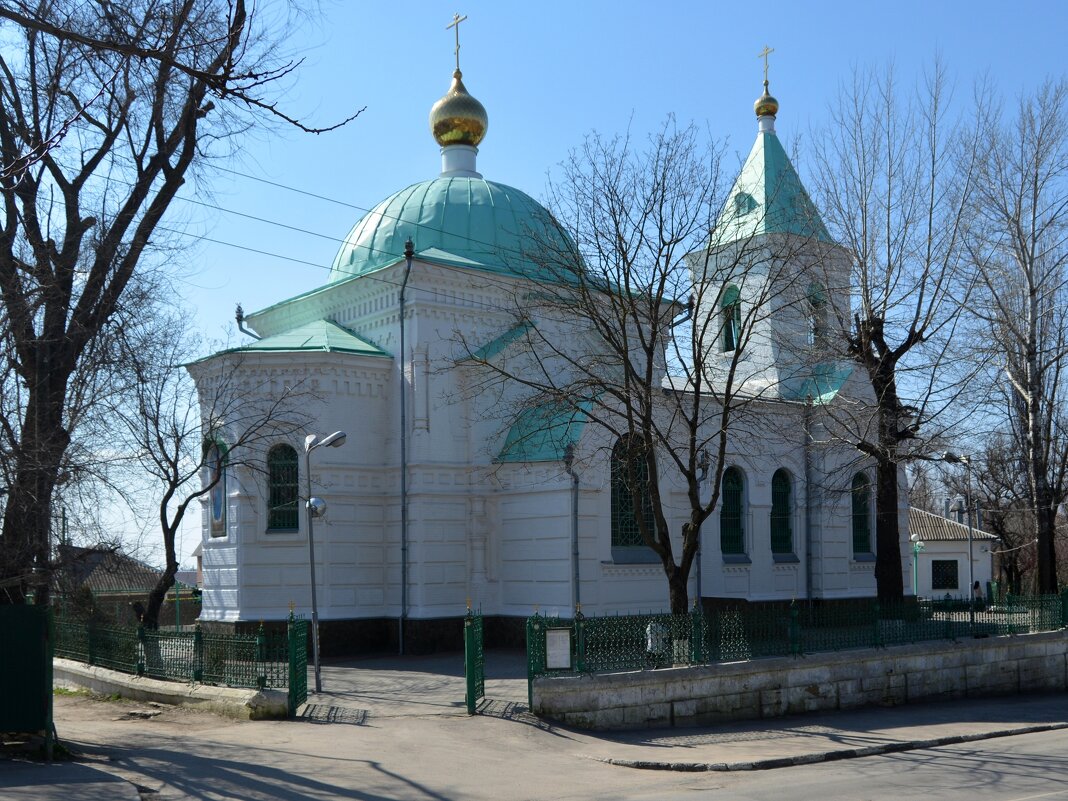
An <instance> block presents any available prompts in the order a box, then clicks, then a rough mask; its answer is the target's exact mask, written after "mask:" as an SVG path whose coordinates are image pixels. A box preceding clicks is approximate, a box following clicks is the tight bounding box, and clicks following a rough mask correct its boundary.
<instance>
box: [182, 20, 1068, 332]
mask: <svg viewBox="0 0 1068 801" xmlns="http://www.w3.org/2000/svg"><path fill="white" fill-rule="evenodd" d="M1065 8H1068V6H1065V5H1064V4H1059V3H1052V2H1050V3H1022V4H1020V5H1019V6H1018V9H1019V10H1016V11H1012V12H1010V11H1009V10H1008V7H1007V5H1006V4H1004V3H998V4H995V3H977V2H969V3H964V2H926V3H916V2H896V3H866V4H865V3H850V4H845V3H835V2H806V3H799V2H793V3H775V2H764V3H760V4H749V3H741V2H732V3H723V2H703V3H698V2H668V3H662V4H654V5H650V4H647V3H641V4H639V3H635V2H613V3H608V2H574V0H572V2H568V3H562V2H555V0H546V2H542V3H537V4H529V3H515V2H501V0H498V1H497V2H485V1H484V0H468V2H467V3H466V4H465V6H464V8H462V9H458V10H460V11H461V12H462V13H465V14H467V15H468V17H469V19H468V20H467V21H466V22H464V23H463V25H462V26H461V45H462V48H461V54H460V55H461V67H462V69H463V71H464V81H465V83H466V85H467V87H468V89H469V90H470V91H471V93H472V94H473V95H475V97H477V98H479V99H480V100H481V101H482V102H483V104H484V105H485V106H486V109H487V111H488V113H489V119H490V125H489V131H488V134H487V136H486V139H485V141H484V142H483V143H482V146H481V148H480V153H479V169H480V171H481V172H482V173H483V174H484V175H485V176H486V177H487V178H490V179H492V180H496V181H500V182H503V183H506V184H510V185H513V186H516V187H519V188H521V189H523V190H525V191H526V192H528V193H529V194H531V195H533V196H534V197H536V198H538V197H542V196H543V194H544V188H545V185H546V176H547V174H548V173H550V172H551V171H552V170H553V169H554V168H555V167H556V165H558V164H559V163H560V162H561V161H562V160H563V159H564V158H565V157H566V156H567V153H568V150H569V149H570V148H572V147H574V146H576V145H578V144H579V143H580V142H581V141H582V137H583V136H584V134H586V133H588V132H590V131H593V130H597V131H599V132H601V133H603V134H613V133H618V132H622V131H625V130H626V129H627V128H628V126H629V127H630V129H631V131H632V132H633V133H635V134H637V135H639V136H644V135H645V134H646V133H648V132H649V131H651V130H653V129H655V128H656V127H657V126H658V125H659V124H660V123H661V122H662V121H663V120H664V119H665V118H666V116H667V115H668V114H674V115H675V116H676V117H677V118H678V119H679V120H680V121H682V122H688V121H695V122H697V123H698V124H699V125H701V126H702V127H706V128H707V130H708V131H709V132H710V134H711V135H712V136H714V137H716V138H727V139H728V140H729V147H730V151H729V152H730V153H731V157H730V158H731V161H729V162H728V163H729V165H731V166H733V159H734V157H735V154H737V158H739V159H740V158H742V157H744V155H745V153H746V152H747V151H748V149H749V147H750V145H751V144H752V141H753V138H754V135H755V130H756V124H755V120H754V117H753V112H752V103H753V100H754V99H755V98H756V97H757V96H758V95H759V94H760V90H761V80H762V66H761V60H760V59H759V58H758V57H757V54H758V53H759V52H760V50H761V49H762V47H763V46H764V45H765V44H767V45H770V46H771V47H773V48H774V49H775V52H774V53H773V54H772V56H771V70H770V78H771V89H772V93H773V94H774V95H775V96H776V97H777V98H778V100H779V101H780V104H781V109H780V113H779V118H778V122H777V127H778V131H779V135H780V136H781V137H782V138H783V140H784V142H786V143H788V144H792V143H794V142H795V141H800V144H801V147H802V151H803V148H804V140H805V138H806V137H808V136H810V135H811V134H812V133H814V132H815V131H817V130H818V129H819V127H820V126H822V125H824V124H825V120H826V115H827V106H828V104H829V103H831V102H833V100H834V98H835V95H836V91H837V88H838V85H839V82H841V81H843V80H846V79H848V78H849V75H850V72H851V70H852V69H853V68H854V66H869V65H874V66H877V67H881V66H883V65H886V64H888V63H891V62H892V63H893V64H894V65H895V69H896V71H897V72H898V73H899V75H900V76H901V81H902V83H903V84H905V85H908V84H910V83H911V81H912V79H913V78H914V76H915V75H916V73H917V72H918V71H920V70H922V69H923V68H924V67H925V66H928V65H929V64H930V63H931V61H932V60H933V58H934V57H935V55H936V54H938V55H939V56H940V57H941V58H942V59H943V60H944V62H945V63H946V65H947V67H948V69H949V73H950V76H951V79H952V80H953V82H954V85H955V100H956V101H958V103H960V105H961V106H962V107H963V108H965V109H966V107H967V102H966V101H967V99H968V97H969V95H970V92H971V86H972V82H973V80H974V79H975V77H976V76H979V75H981V74H984V73H989V74H990V75H991V76H992V77H994V78H995V80H996V81H997V83H998V85H999V86H1000V87H1001V89H1002V91H1003V93H1004V94H1005V96H1006V97H1008V98H1010V99H1011V98H1012V97H1014V96H1015V95H1017V94H1018V93H1019V92H1021V91H1025V90H1028V89H1030V88H1032V87H1034V86H1035V85H1037V83H1039V82H1040V81H1041V80H1042V79H1044V78H1045V77H1046V76H1048V75H1051V74H1058V71H1059V70H1060V64H1059V59H1058V56H1057V53H1059V52H1061V50H1062V48H1063V37H1064V33H1065V31H1066V30H1068V26H1066V24H1065V23H1066V12H1065V10H1064V9H1065ZM452 13H453V9H452V7H451V6H449V7H447V8H446V6H444V5H443V4H441V3H431V2H411V1H410V2H405V3H365V2H356V0H342V1H340V2H334V3H326V4H325V5H324V12H323V18H322V19H321V20H320V21H319V23H318V24H317V25H314V26H305V28H304V29H302V30H296V31H292V32H291V36H290V38H289V40H288V42H287V45H288V46H289V47H291V48H292V49H293V50H294V52H298V53H299V54H300V55H302V56H304V58H305V59H306V60H305V63H304V65H303V66H302V68H301V69H300V72H299V75H298V78H297V79H296V80H295V81H294V83H293V86H292V87H291V89H290V91H288V92H287V93H286V95H285V96H284V97H283V98H282V105H283V107H284V108H285V109H286V110H287V111H288V112H291V113H295V114H298V115H300V116H301V117H302V118H303V119H305V120H306V121H309V122H313V123H326V122H333V121H336V120H338V119H341V118H343V117H345V116H347V115H348V114H350V113H352V111H353V110H355V109H357V108H360V107H362V106H366V107H367V109H366V111H365V112H364V113H363V114H362V115H361V116H360V117H359V118H358V119H357V120H356V121H354V122H352V123H350V124H349V125H348V126H347V127H346V128H344V129H342V130H340V131H336V132H333V133H329V134H323V135H319V136H315V135H307V134H301V133H297V132H295V131H286V130H275V131H272V132H271V133H270V134H265V133H262V132H261V133H256V134H253V135H250V136H249V137H247V138H246V139H245V140H243V142H242V150H241V154H240V156H238V157H237V158H234V159H231V160H226V161H222V162H219V163H218V166H219V167H223V168H227V169H232V170H237V171H240V172H243V173H247V174H249V175H254V176H257V177H260V178H263V179H266V180H269V181H272V182H275V183H278V184H282V185H285V186H289V187H294V188H297V189H301V190H305V191H307V192H312V193H315V194H318V195H322V196H323V197H325V198H330V199H333V200H336V201H341V203H332V202H329V201H326V200H315V199H313V198H309V197H307V196H301V195H297V194H294V193H292V192H288V191H285V190H283V189H279V188H275V187H271V186H268V185H266V184H263V183H260V182H257V181H254V180H250V179H248V178H244V177H242V176H239V175H234V174H232V173H229V172H225V171H222V170H217V169H209V170H208V171H207V175H206V179H207V180H206V183H205V184H203V185H202V187H201V191H200V192H199V193H197V194H194V193H193V191H190V193H189V195H188V197H197V198H199V199H201V200H205V201H209V202H211V203H212V204H213V205H215V206H218V207H221V208H222V209H224V211H219V210H217V209H215V208H205V207H203V206H201V207H197V206H189V205H188V204H181V203H180V204H176V206H175V209H174V211H175V212H176V213H175V215H174V216H173V218H172V221H173V222H179V223H180V224H182V225H184V226H186V230H188V231H189V233H191V234H194V235H196V236H203V237H210V238H211V239H216V240H220V241H223V242H228V243H233V244H236V245H242V246H245V247H250V248H255V249H257V250H262V251H266V252H268V253H272V254H278V255H280V256H287V257H290V258H292V259H297V260H299V261H304V262H311V263H312V264H311V265H309V264H300V263H295V262H289V261H286V260H283V259H280V258H273V257H271V256H265V255H260V254H257V253H252V252H248V251H242V250H239V249H236V248H231V247H227V246H225V245H219V244H212V243H209V242H205V241H203V240H196V239H191V240H190V241H191V243H192V244H193V247H192V249H191V250H190V251H189V252H188V253H187V254H185V256H184V260H185V261H187V262H188V265H187V269H188V270H189V272H190V274H189V275H188V276H187V278H186V279H185V287H184V289H185V291H183V295H184V297H185V299H186V302H187V303H188V304H189V305H190V312H191V313H192V314H194V315H195V317H196V319H197V320H198V321H199V325H200V327H201V329H202V330H203V331H204V332H205V333H206V334H207V335H208V336H210V337H213V338H220V337H223V336H225V335H226V331H227V328H228V326H229V324H230V321H231V320H232V315H233V306H234V303H235V302H237V301H241V302H242V303H243V304H244V307H245V310H246V311H253V310H255V309H259V308H262V307H264V306H267V305H270V304H272V303H275V302H277V301H279V300H281V299H283V298H285V297H289V296H291V295H294V294H297V293H298V292H301V291H304V290H307V289H310V288H312V287H315V286H317V285H319V284H321V283H323V282H325V279H326V276H327V268H328V267H329V264H330V262H331V260H332V259H333V256H334V253H335V252H336V250H337V248H338V247H339V245H340V241H339V240H340V239H341V238H343V237H344V236H345V234H346V233H347V231H348V229H349V228H350V227H351V226H352V224H354V223H355V222H356V221H357V220H358V219H359V217H360V216H361V215H362V213H363V212H362V209H366V208H369V207H371V206H373V205H375V203H377V202H378V201H379V200H381V199H383V198H384V197H386V196H387V195H389V194H391V193H392V192H394V191H396V190H398V189H401V188H402V187H404V186H407V185H408V184H410V183H414V182H416V181H421V180H425V179H428V178H432V177H434V176H435V175H436V174H437V173H438V171H439V156H438V151H437V146H436V144H435V143H434V141H433V140H432V139H431V137H430V134H429V131H428V128H427V113H428V111H429V109H430V106H431V105H432V104H433V102H434V101H435V100H437V99H438V98H439V97H440V96H441V95H442V94H444V92H445V90H446V89H447V88H448V85H449V81H450V74H451V71H452V68H453V38H452V32H451V31H446V30H445V26H446V24H447V23H448V22H449V21H450V20H451V17H452ZM798 166H799V168H800V171H801V173H802V178H804V164H803V163H802V164H799V165H798ZM204 186H206V187H207V188H209V189H210V190H211V192H212V193H213V194H212V196H211V197H210V198H209V197H207V196H206V195H205V194H204V192H203V191H202V190H203V188H204ZM343 204H348V205H347V206H346V205H343ZM353 207H356V208H353ZM234 212H238V213H241V214H246V215H253V216H256V217H261V218H263V219H264V220H266V222H257V221H253V220H249V219H247V218H242V217H240V216H238V215H237V214H235V213H234ZM281 225H288V226H292V227H294V228H299V229H305V230H307V231H309V232H311V234H303V233H299V232H296V231H293V230H291V229H286V228H282V227H281ZM313 234H318V236H316V235H313ZM312 265H319V266H312Z"/></svg>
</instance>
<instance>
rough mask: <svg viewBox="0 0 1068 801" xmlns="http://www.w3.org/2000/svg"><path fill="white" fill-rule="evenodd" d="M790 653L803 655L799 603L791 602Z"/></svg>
mask: <svg viewBox="0 0 1068 801" xmlns="http://www.w3.org/2000/svg"><path fill="white" fill-rule="evenodd" d="M790 653H791V654H793V655H794V656H800V655H801V620H800V610H799V609H798V608H797V601H796V600H793V601H790Z"/></svg>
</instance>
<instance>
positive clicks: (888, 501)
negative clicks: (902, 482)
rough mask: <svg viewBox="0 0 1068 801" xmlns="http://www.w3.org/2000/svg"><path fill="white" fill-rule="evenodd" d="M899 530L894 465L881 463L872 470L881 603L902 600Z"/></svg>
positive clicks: (877, 587) (876, 561) (876, 579)
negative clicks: (873, 474)
mask: <svg viewBox="0 0 1068 801" xmlns="http://www.w3.org/2000/svg"><path fill="white" fill-rule="evenodd" d="M900 536H901V535H900V531H899V528H898V486H897V464H896V463H895V462H892V461H890V460H889V459H880V460H879V461H878V462H877V463H876V467H875V586H876V593H877V595H878V596H879V600H880V601H884V602H893V603H897V602H900V601H901V600H902V599H903V598H904V597H905V584H904V579H903V578H902V575H901V543H900Z"/></svg>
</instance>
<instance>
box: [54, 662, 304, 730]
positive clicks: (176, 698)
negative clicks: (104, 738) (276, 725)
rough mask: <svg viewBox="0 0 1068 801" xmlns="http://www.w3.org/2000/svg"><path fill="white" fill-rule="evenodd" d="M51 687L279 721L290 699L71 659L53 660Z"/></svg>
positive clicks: (279, 693)
mask: <svg viewBox="0 0 1068 801" xmlns="http://www.w3.org/2000/svg"><path fill="white" fill-rule="evenodd" d="M52 684H53V686H55V687H66V688H68V689H83V690H89V691H90V692H94V693H99V694H101V695H112V694H115V695H120V696H122V697H123V698H132V699H134V700H135V701H156V702H157V703H160V704H174V705H176V706H193V707H197V708H199V709H205V710H208V711H210V712H215V713H216V714H219V715H226V716H228V717H232V718H241V719H250V720H267V719H280V718H285V717H287V716H288V712H289V708H288V705H289V697H288V695H287V694H286V693H285V692H284V691H281V690H242V689H237V688H233V687H213V686H211V685H210V684H189V683H186V682H180V681H160V680H158V679H150V678H147V677H145V676H131V675H130V674H129V673H119V672H118V671H115V670H108V669H107V668H102V667H95V666H93V665H86V664H83V663H82V662H75V661H73V660H71V659H59V658H57V659H53V660H52Z"/></svg>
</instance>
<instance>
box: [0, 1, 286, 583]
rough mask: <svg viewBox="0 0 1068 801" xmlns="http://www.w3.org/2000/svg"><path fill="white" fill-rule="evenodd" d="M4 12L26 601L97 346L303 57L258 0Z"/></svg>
mask: <svg viewBox="0 0 1068 801" xmlns="http://www.w3.org/2000/svg"><path fill="white" fill-rule="evenodd" d="M0 22H2V24H0V31H2V32H3V33H4V34H5V35H6V36H5V41H6V42H7V43H8V44H7V46H5V48H4V52H3V54H0V199H2V203H3V220H2V222H0V302H2V313H0V319H2V321H3V324H4V329H3V332H2V335H3V342H4V345H5V350H6V352H7V354H8V356H9V358H10V366H11V369H12V370H13V375H14V376H15V377H16V378H17V382H18V384H19V387H18V389H17V390H15V391H13V392H12V393H10V394H8V395H7V396H5V398H4V408H3V411H4V412H5V414H6V416H5V419H4V420H3V423H2V425H3V426H4V435H5V443H4V446H5V448H7V449H8V450H7V451H6V456H7V459H6V462H7V469H8V473H7V475H6V476H5V478H6V480H7V491H8V492H7V497H6V508H5V514H4V524H3V535H2V543H0V584H3V585H5V586H6V587H7V588H8V592H7V595H6V596H5V598H7V599H11V600H18V599H19V598H21V597H22V595H23V593H24V592H25V590H26V587H27V585H28V583H29V582H30V581H31V579H32V577H33V571H34V568H35V567H36V568H38V569H39V570H40V569H41V568H42V566H45V565H47V563H48V553H49V536H48V534H49V519H50V517H51V501H52V497H53V492H54V490H55V486H56V483H57V479H58V477H59V476H60V474H61V472H62V471H63V469H64V468H63V464H64V459H65V457H66V455H67V454H68V452H69V449H70V446H71V442H72V430H73V429H74V427H75V426H76V420H75V419H73V416H74V414H75V412H74V410H73V409H74V404H73V402H72V398H73V396H75V395H76V394H77V392H78V389H77V386H76V383H77V380H78V379H77V376H79V375H88V374H89V373H91V372H92V368H93V367H99V368H100V369H103V370H106V369H107V365H106V364H95V365H94V364H93V359H94V354H93V348H94V345H93V343H94V341H95V340H96V339H97V338H98V337H99V336H100V335H101V332H103V331H105V330H106V329H107V328H108V326H109V323H110V321H112V320H113V319H114V318H115V316H116V314H117V313H118V310H119V309H120V307H121V306H122V303H123V296H124V294H125V293H126V292H127V289H128V288H129V286H130V283H131V280H132V279H133V277H134V275H135V272H136V271H137V270H138V269H139V268H143V267H144V266H145V264H146V262H152V261H153V259H154V258H155V257H157V255H158V251H157V248H158V245H159V242H158V240H159V239H161V238H164V237H163V233H162V231H161V229H160V221H161V220H162V219H163V217H164V214H165V213H166V212H167V210H168V208H169V206H170V204H171V202H172V200H173V199H174V198H175V196H176V194H177V193H178V191H179V189H180V188H181V187H182V185H183V184H184V183H185V182H186V180H187V178H188V177H192V175H193V172H194V169H195V167H196V165H197V164H198V163H199V162H200V161H201V160H203V159H204V158H205V157H206V156H208V155H210V154H211V152H212V149H213V147H214V146H215V145H216V144H217V143H219V142H221V141H225V140H226V138H227V137H229V136H231V135H232V134H234V133H235V132H239V131H240V130H242V129H244V128H245V127H248V126H249V125H250V124H253V123H254V122H255V121H256V119H257V112H259V114H258V117H259V118H262V117H263V115H264V114H266V116H268V117H275V118H277V117H279V116H280V117H281V118H282V119H288V118H286V117H285V115H284V114H281V113H279V112H278V111H277V108H276V107H275V104H274V102H273V101H272V100H271V99H270V96H269V93H270V92H271V88H272V86H275V82H276V81H277V80H278V79H280V78H282V77H284V76H285V75H287V74H288V72H289V71H290V70H291V69H292V68H293V66H294V65H293V64H292V63H290V62H286V61H284V60H279V59H278V57H277V53H278V50H277V48H276V46H275V45H276V42H275V41H274V40H273V39H272V37H271V35H270V31H266V30H264V29H263V28H262V27H261V26H259V25H258V24H257V22H256V21H255V20H254V19H253V17H252V16H251V15H250V13H249V11H248V9H247V8H246V5H245V2H244V0H231V1H230V2H224V0H130V2H126V3H123V4H116V3H112V2H107V1H106V0H91V1H90V2H63V1H62V0H55V2H49V1H47V0H40V2H38V0H33V1H32V2H31V1H30V0H25V1H23V2H19V1H18V0H4V2H0ZM250 112H251V114H250ZM290 121H292V120H290ZM80 371H81V372H80ZM11 386H12V384H11V383H10V382H9V384H8V387H9V388H10V387H11Z"/></svg>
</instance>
